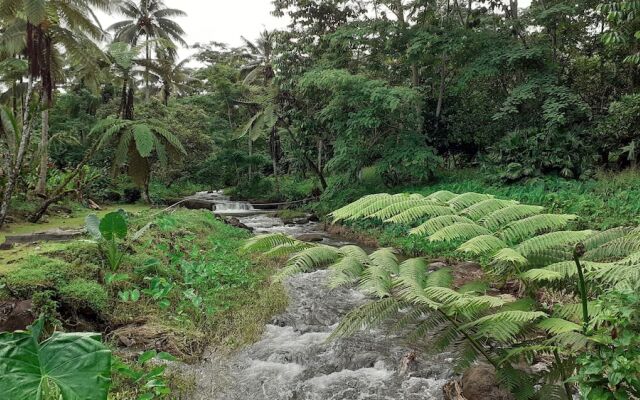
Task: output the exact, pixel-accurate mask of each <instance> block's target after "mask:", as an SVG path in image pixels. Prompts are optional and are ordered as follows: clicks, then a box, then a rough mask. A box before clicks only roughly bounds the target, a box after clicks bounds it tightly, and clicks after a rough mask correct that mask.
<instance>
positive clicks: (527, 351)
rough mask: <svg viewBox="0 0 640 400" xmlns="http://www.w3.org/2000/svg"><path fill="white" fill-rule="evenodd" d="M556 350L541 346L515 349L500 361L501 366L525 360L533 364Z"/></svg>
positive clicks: (552, 347) (508, 351)
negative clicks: (542, 355) (541, 356)
mask: <svg viewBox="0 0 640 400" xmlns="http://www.w3.org/2000/svg"><path fill="white" fill-rule="evenodd" d="M556 349H557V347H556V346H551V345H541V344H538V345H530V346H519V347H514V348H511V349H508V350H507V351H506V354H505V355H504V356H503V357H502V359H501V360H500V364H505V363H510V362H512V361H516V362H517V361H520V360H521V359H525V360H526V361H527V362H528V363H530V364H532V361H533V360H534V359H535V358H536V357H538V356H539V355H541V354H553V351H554V350H556ZM564 400H566V399H564Z"/></svg>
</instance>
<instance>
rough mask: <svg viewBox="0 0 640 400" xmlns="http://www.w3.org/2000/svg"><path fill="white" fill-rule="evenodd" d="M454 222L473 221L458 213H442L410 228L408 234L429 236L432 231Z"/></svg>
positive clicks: (470, 222) (467, 222)
mask: <svg viewBox="0 0 640 400" xmlns="http://www.w3.org/2000/svg"><path fill="white" fill-rule="evenodd" d="M456 223H466V224H473V223H474V222H473V220H471V219H469V218H467V217H463V216H460V215H455V214H452V215H442V216H439V217H435V218H431V219H430V220H428V221H426V222H425V223H423V224H422V225H420V226H418V227H416V228H413V229H411V230H410V231H409V234H410V235H419V236H429V235H433V234H434V233H436V232H437V231H439V230H440V229H442V228H445V227H447V226H449V225H453V224H456Z"/></svg>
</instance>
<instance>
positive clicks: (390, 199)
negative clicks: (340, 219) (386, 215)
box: [347, 193, 408, 220]
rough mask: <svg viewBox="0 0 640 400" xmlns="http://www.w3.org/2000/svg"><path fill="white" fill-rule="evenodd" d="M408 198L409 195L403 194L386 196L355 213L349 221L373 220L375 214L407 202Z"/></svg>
mask: <svg viewBox="0 0 640 400" xmlns="http://www.w3.org/2000/svg"><path fill="white" fill-rule="evenodd" d="M407 197H408V195H407V194H404V193H403V194H401V195H393V196H384V197H379V198H376V200H375V201H373V202H371V204H369V205H368V206H367V207H363V208H361V209H360V211H358V212H356V213H354V214H353V215H352V216H351V217H349V218H347V219H351V220H353V219H358V218H371V217H372V216H373V215H374V214H375V213H377V212H378V211H380V210H382V209H384V208H386V207H389V206H390V205H392V204H395V203H401V202H403V201H406V200H407Z"/></svg>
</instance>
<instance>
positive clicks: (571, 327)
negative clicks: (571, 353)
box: [536, 318, 582, 335]
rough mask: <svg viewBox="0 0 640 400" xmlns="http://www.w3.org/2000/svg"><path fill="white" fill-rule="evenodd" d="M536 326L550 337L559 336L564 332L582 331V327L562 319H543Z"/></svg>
mask: <svg viewBox="0 0 640 400" xmlns="http://www.w3.org/2000/svg"><path fill="white" fill-rule="evenodd" d="M536 326H537V327H538V328H540V329H543V330H545V331H547V332H548V333H549V334H551V335H559V334H562V333H566V332H580V331H581V330H582V325H578V324H576V323H575V322H571V321H568V320H566V319H562V318H545V319H543V320H542V321H540V322H538V324H537V325H536Z"/></svg>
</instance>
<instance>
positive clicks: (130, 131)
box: [92, 117, 186, 203]
mask: <svg viewBox="0 0 640 400" xmlns="http://www.w3.org/2000/svg"><path fill="white" fill-rule="evenodd" d="M92 132H93V133H95V134H99V135H100V136H101V137H108V138H110V137H115V139H116V151H115V156H114V167H115V168H117V167H118V166H121V165H125V164H126V165H127V166H128V171H129V176H131V178H132V179H133V181H134V182H135V183H136V184H137V185H139V186H140V187H141V188H142V189H143V192H142V195H143V199H144V200H145V201H146V202H148V203H149V202H151V199H150V197H149V182H150V180H151V165H152V158H151V156H152V155H153V154H154V153H155V155H156V157H157V160H158V161H159V162H160V164H161V166H166V165H167V164H168V163H169V161H170V160H171V159H175V158H178V157H180V156H182V155H185V154H186V151H185V149H184V147H183V146H182V143H181V142H180V139H178V137H177V136H175V135H174V134H173V133H171V132H170V131H169V130H168V129H166V128H165V127H164V124H163V123H162V122H160V121H157V120H154V119H148V120H143V121H129V120H122V119H116V118H113V117H110V118H107V119H104V120H102V121H100V122H98V123H97V124H96V126H95V127H94V128H93V130H92Z"/></svg>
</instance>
